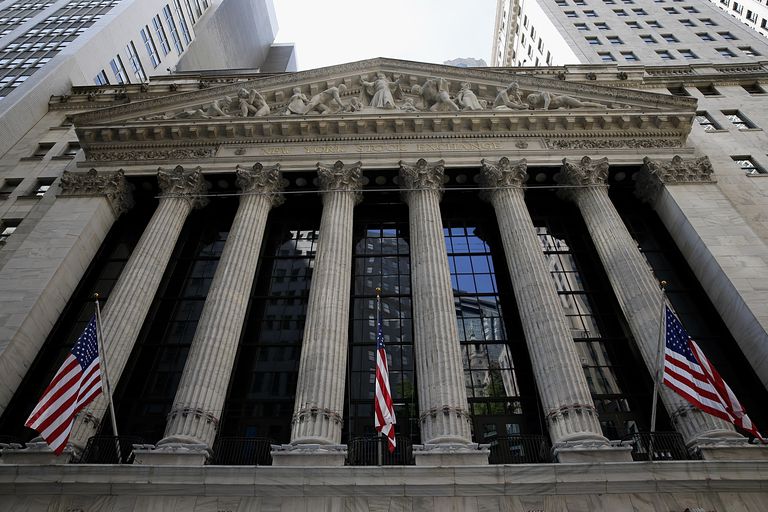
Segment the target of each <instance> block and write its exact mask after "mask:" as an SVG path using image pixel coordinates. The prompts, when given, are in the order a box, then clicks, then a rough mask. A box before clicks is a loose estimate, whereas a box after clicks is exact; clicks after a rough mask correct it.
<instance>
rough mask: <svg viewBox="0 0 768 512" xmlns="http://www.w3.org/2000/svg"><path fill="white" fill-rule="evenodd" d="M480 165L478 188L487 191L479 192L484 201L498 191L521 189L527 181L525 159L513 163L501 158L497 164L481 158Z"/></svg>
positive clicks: (526, 163)
mask: <svg viewBox="0 0 768 512" xmlns="http://www.w3.org/2000/svg"><path fill="white" fill-rule="evenodd" d="M480 164H481V165H482V170H481V171H480V186H481V187H483V188H486V189H489V190H483V191H482V192H480V197H482V198H483V199H485V200H486V201H490V200H491V199H492V198H493V195H494V194H495V193H496V192H497V191H498V190H499V189H504V188H523V185H525V182H526V181H527V180H528V170H527V169H528V162H527V161H526V159H525V158H523V159H522V160H516V161H514V162H513V161H510V160H509V158H507V157H502V158H501V159H500V160H499V163H497V164H494V163H492V162H490V161H489V160H486V159H485V158H483V159H482V160H481V161H480Z"/></svg>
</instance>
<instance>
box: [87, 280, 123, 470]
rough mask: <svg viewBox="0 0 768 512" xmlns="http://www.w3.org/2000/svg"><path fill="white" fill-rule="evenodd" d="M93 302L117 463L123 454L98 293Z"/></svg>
mask: <svg viewBox="0 0 768 512" xmlns="http://www.w3.org/2000/svg"><path fill="white" fill-rule="evenodd" d="M93 299H94V302H95V303H96V341H97V343H98V347H99V361H100V364H99V366H100V368H101V378H102V381H103V382H104V391H105V392H106V394H107V399H108V400H109V415H110V417H111V418H112V433H113V434H114V435H115V448H116V449H117V463H118V464H122V463H123V456H122V453H120V439H119V438H118V435H119V434H118V433H117V418H115V404H114V402H113V401H112V389H111V387H110V385H109V377H108V376H107V352H106V351H105V350H104V336H103V335H102V331H101V308H100V307H99V294H98V293H94V294H93Z"/></svg>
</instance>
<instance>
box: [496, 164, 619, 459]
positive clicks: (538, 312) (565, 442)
mask: <svg viewBox="0 0 768 512" xmlns="http://www.w3.org/2000/svg"><path fill="white" fill-rule="evenodd" d="M482 165H483V168H482V173H481V184H482V186H483V187H487V188H488V189H489V190H487V191H485V192H484V193H483V195H484V196H485V198H486V199H487V200H488V201H490V202H491V204H492V205H493V208H494V210H496V218H497V220H498V223H499V230H500V232H501V238H502V243H503V245H504V253H505V256H506V259H507V266H508V267H509V274H510V277H511V280H512V286H513V289H514V292H515V299H516V300H517V304H518V306H519V314H520V320H521V323H522V325H523V333H524V334H525V341H526V343H527V345H528V352H529V354H530V357H531V363H532V365H533V373H534V377H535V379H536V384H537V387H538V389H539V395H540V397H541V403H542V407H543V408H544V414H545V415H546V420H547V426H548V428H549V436H550V438H551V440H552V445H553V447H554V451H555V454H556V455H557V458H558V460H559V461H561V462H576V461H589V460H630V455H629V451H628V449H627V448H621V447H613V446H612V445H611V444H609V442H608V440H607V439H606V438H605V437H604V436H603V434H602V429H601V428H600V421H599V419H598V415H597V411H596V410H595V405H594V403H593V402H592V396H591V394H590V391H589V387H588V385H587V381H586V378H585V376H584V370H583V369H582V367H581V362H580V360H579V356H578V354H577V352H576V346H575V345H574V341H573V337H572V336H571V331H570V329H569V327H568V324H567V323H566V321H565V317H564V315H563V308H562V306H561V305H560V301H559V299H558V295H557V290H556V289H555V285H554V283H553V281H552V276H551V275H550V272H549V268H548V266H547V262H546V260H545V258H544V254H543V252H542V250H541V244H540V242H539V239H538V237H537V236H536V232H535V229H534V226H533V221H532V220H531V216H530V214H529V213H528V208H527V206H526V205H525V200H524V196H523V186H524V184H525V182H526V180H527V179H528V172H527V163H526V161H525V159H523V160H520V161H517V162H510V161H509V159H507V158H502V159H501V160H500V161H499V163H498V164H493V163H491V162H488V161H487V160H483V161H482Z"/></svg>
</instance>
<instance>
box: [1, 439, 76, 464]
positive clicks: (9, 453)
mask: <svg viewBox="0 0 768 512" xmlns="http://www.w3.org/2000/svg"><path fill="white" fill-rule="evenodd" d="M79 456H80V450H77V449H76V448H74V447H73V446H71V445H70V446H67V447H66V448H64V451H63V452H62V453H61V455H56V454H55V453H54V451H53V450H51V447H50V446H48V443H46V442H45V441H30V442H29V443H27V447H26V448H22V447H21V445H20V444H16V443H11V444H7V445H3V449H2V456H0V462H2V464H35V465H37V466H50V465H52V464H69V462H70V461H71V460H73V459H75V458H79Z"/></svg>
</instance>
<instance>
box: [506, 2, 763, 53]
mask: <svg viewBox="0 0 768 512" xmlns="http://www.w3.org/2000/svg"><path fill="white" fill-rule="evenodd" d="M492 51H493V54H492V57H491V65H492V66H557V65H563V64H576V63H581V64H601V63H616V64H618V65H619V66H621V65H625V64H637V63H642V64H644V65H666V64H677V65H685V64H700V63H723V64H725V63H739V62H751V61H753V60H754V59H755V58H760V56H763V55H768V41H766V39H765V38H764V37H761V36H760V35H758V34H757V33H756V32H755V31H754V30H750V29H749V27H747V26H746V25H744V24H743V23H739V22H738V21H737V20H736V19H734V18H733V17H731V16H726V15H724V13H723V11H721V10H720V9H718V8H717V7H715V6H714V5H713V4H711V3H702V2H685V1H677V0H658V1H640V0H637V1H636V0H552V1H549V0H542V1H536V0H520V1H517V0H498V1H497V4H496V24H495V28H494V39H493V50H492Z"/></svg>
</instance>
